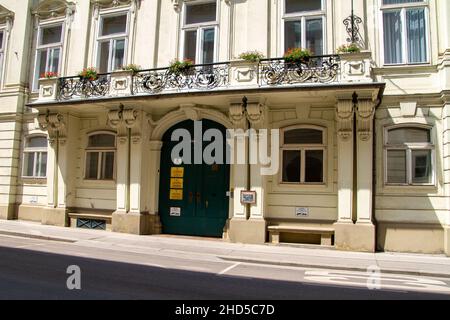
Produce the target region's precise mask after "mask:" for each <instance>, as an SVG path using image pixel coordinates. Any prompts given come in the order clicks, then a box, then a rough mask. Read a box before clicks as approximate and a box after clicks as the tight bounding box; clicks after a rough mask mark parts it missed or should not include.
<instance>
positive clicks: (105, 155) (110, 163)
mask: <svg viewBox="0 0 450 320" xmlns="http://www.w3.org/2000/svg"><path fill="white" fill-rule="evenodd" d="M115 154H116V136H115V135H113V134H110V133H99V134H94V135H91V136H89V141H88V147H87V149H86V173H85V178H86V179H89V180H113V179H114V167H115V165H114V164H115Z"/></svg>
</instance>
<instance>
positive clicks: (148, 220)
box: [112, 211, 161, 235]
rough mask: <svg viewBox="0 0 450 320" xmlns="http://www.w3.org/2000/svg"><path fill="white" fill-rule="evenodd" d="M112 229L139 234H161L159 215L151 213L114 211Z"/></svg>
mask: <svg viewBox="0 0 450 320" xmlns="http://www.w3.org/2000/svg"><path fill="white" fill-rule="evenodd" d="M112 231H113V232H120V233H130V234H137V235H146V234H160V233H161V222H160V220H159V216H156V215H151V214H149V213H123V212H118V211H116V212H114V213H113V215H112Z"/></svg>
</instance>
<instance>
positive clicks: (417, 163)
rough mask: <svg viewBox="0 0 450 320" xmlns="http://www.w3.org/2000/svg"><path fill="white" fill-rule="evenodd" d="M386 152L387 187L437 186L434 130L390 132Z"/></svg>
mask: <svg viewBox="0 0 450 320" xmlns="http://www.w3.org/2000/svg"><path fill="white" fill-rule="evenodd" d="M385 149H386V182H387V184H396V185H430V184H433V183H434V182H433V157H434V145H433V144H432V140H431V130H430V129H428V128H420V127H401V128H394V129H389V130H388V131H387V137H386V142H385Z"/></svg>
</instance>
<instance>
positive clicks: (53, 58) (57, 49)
mask: <svg viewBox="0 0 450 320" xmlns="http://www.w3.org/2000/svg"><path fill="white" fill-rule="evenodd" d="M62 45H63V24H62V23H59V24H53V25H45V26H39V29H38V40H37V47H36V64H35V65H36V66H35V71H34V82H33V90H37V89H38V85H39V81H38V80H39V78H41V77H43V75H44V74H45V73H46V72H54V73H57V74H59V70H60V64H61V53H62Z"/></svg>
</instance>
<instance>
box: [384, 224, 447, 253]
mask: <svg viewBox="0 0 450 320" xmlns="http://www.w3.org/2000/svg"><path fill="white" fill-rule="evenodd" d="M448 233H449V232H448V231H447V235H448ZM447 237H448V236H447ZM444 238H445V231H444V228H443V227H442V226H441V225H424V224H409V223H381V222H379V223H378V228H377V249H378V250H380V251H393V252H410V253H429V254H430V253H431V254H434V253H443V252H444ZM447 241H448V238H447Z"/></svg>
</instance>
